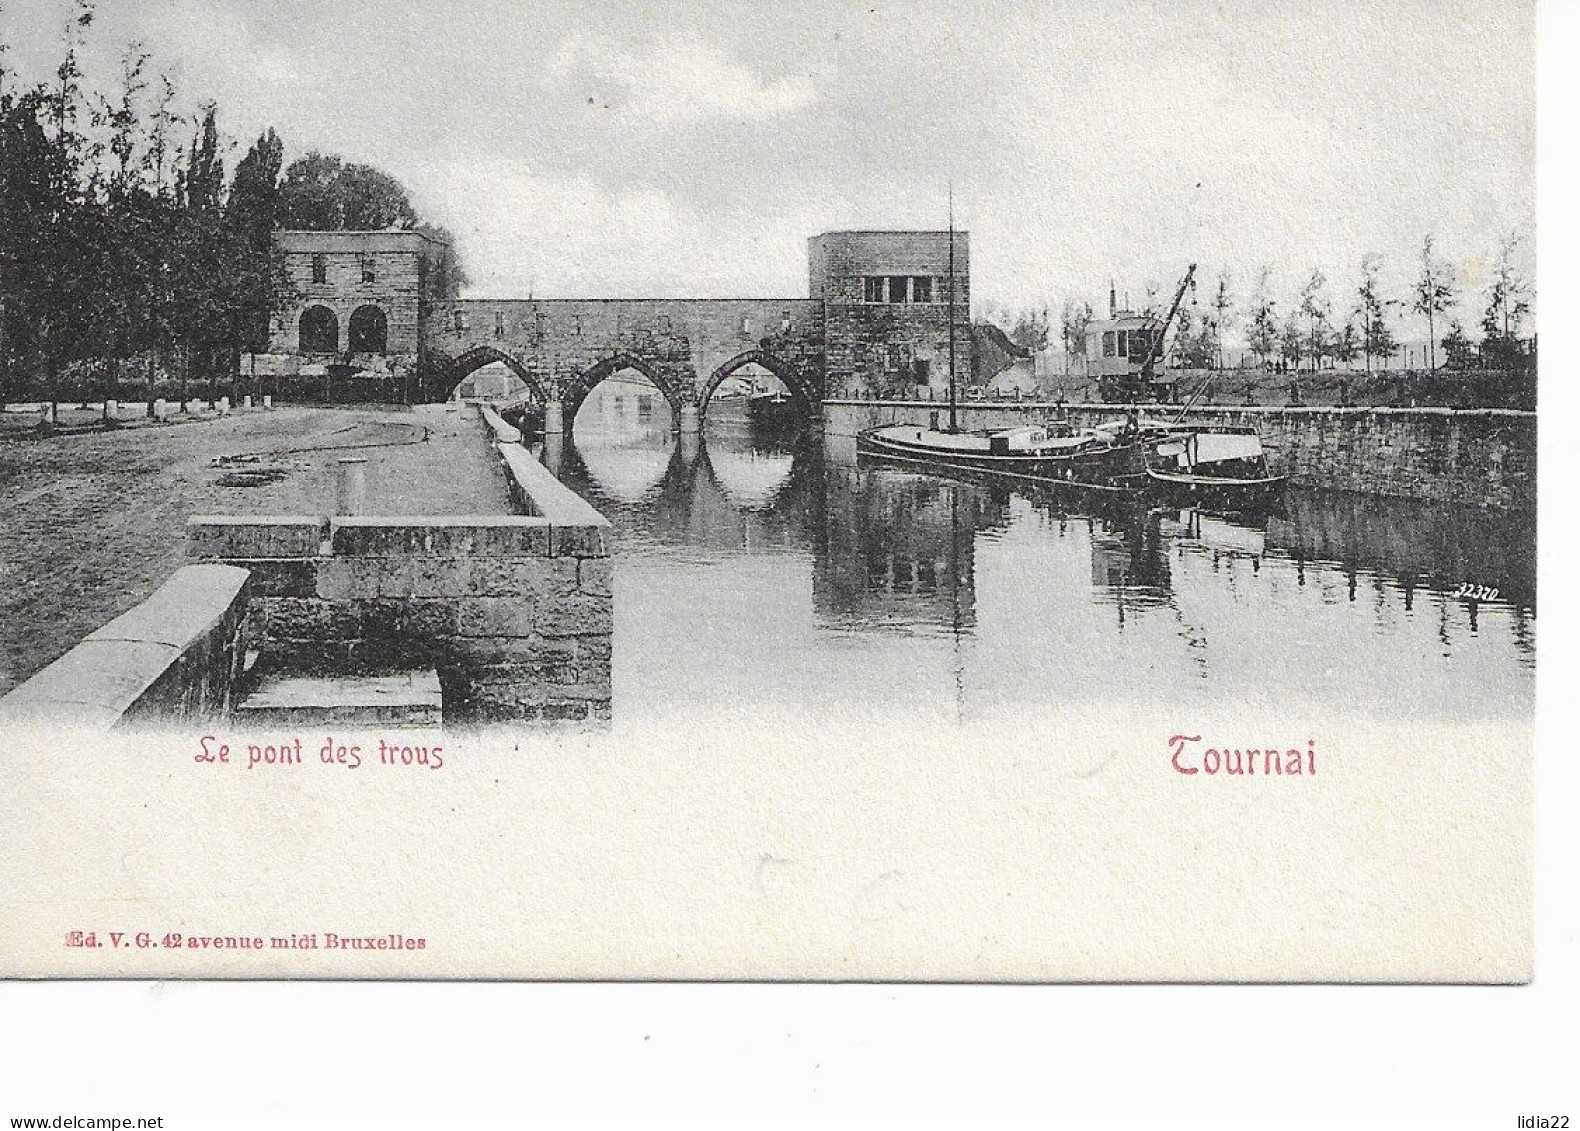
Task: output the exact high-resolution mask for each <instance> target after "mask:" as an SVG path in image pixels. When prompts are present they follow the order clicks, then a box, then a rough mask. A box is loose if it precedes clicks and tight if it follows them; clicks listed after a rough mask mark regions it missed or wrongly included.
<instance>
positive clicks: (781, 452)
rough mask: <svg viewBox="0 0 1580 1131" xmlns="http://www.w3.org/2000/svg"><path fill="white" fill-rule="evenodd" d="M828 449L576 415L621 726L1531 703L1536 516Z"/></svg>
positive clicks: (579, 471)
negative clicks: (1091, 481)
mask: <svg viewBox="0 0 1580 1131" xmlns="http://www.w3.org/2000/svg"><path fill="white" fill-rule="evenodd" d="M819 440H820V437H818V436H816V435H815V434H813V435H811V436H803V437H801V438H799V439H794V440H782V439H781V440H773V439H765V438H760V437H754V436H753V435H752V434H751V433H750V431H749V430H747V429H745V428H744V427H730V426H727V425H726V426H724V427H715V426H714V425H713V423H712V422H711V421H710V432H709V433H708V434H707V435H706V436H705V437H703V438H701V439H697V438H691V439H686V440H682V439H681V438H679V437H677V436H674V435H672V434H671V433H670V432H669V431H668V428H667V419H666V420H664V421H662V422H660V423H659V424H656V425H655V426H653V427H650V428H647V429H645V430H644V429H640V428H639V429H635V430H632V429H629V428H624V427H623V426H622V428H621V429H609V428H603V427H592V428H589V427H586V426H585V425H584V423H583V422H582V421H580V420H579V421H578V424H577V428H576V431H575V433H574V437H573V438H568V439H567V440H566V441H564V442H563V443H562V444H557V445H552V446H550V447H548V448H545V450H544V453H543V456H544V459H545V462H547V463H549V464H550V466H552V467H556V468H557V469H558V474H559V475H560V476H561V478H562V479H564V480H565V482H567V483H568V484H569V485H570V486H572V487H573V488H574V489H575V490H577V491H579V492H581V493H582V494H583V495H585V496H586V497H588V498H589V499H591V500H592V501H593V502H594V503H595V505H597V506H599V507H600V508H601V509H603V510H604V511H605V512H606V513H607V514H609V516H610V518H611V519H612V520H613V521H614V524H615V531H616V532H615V542H616V552H617V554H618V555H619V557H620V562H619V567H618V570H617V585H618V586H619V600H618V601H617V618H618V619H617V626H616V632H617V636H618V649H617V662H616V688H615V702H616V715H617V717H622V716H624V715H625V713H626V712H627V710H628V708H629V709H631V710H635V711H637V712H638V713H640V712H641V710H642V709H643V705H644V703H646V704H648V705H651V706H653V707H655V708H656V707H659V706H674V705H676V704H677V702H680V703H683V702H684V701H686V700H687V699H688V698H695V699H697V700H699V701H707V702H717V701H718V700H719V699H720V697H721V696H723V697H727V698H730V699H735V700H740V701H743V702H744V701H751V700H752V699H754V698H761V697H762V696H764V695H768V696H781V697H783V698H784V699H785V700H786V701H787V702H789V703H792V704H794V705H795V706H797V707H798V708H801V709H817V708H819V707H837V708H840V709H852V710H868V709H874V708H878V707H882V706H884V705H885V704H887V705H889V706H892V707H893V708H895V709H897V710H904V709H908V707H914V706H915V704H916V703H917V702H919V701H920V702H927V703H932V704H936V705H940V709H944V708H945V707H947V708H948V709H947V710H945V714H946V715H954V716H956V717H959V718H991V717H992V712H993V711H994V710H995V709H996V708H998V707H999V706H1000V705H1001V704H1004V703H1012V702H1033V701H1035V702H1046V701H1048V700H1050V699H1055V700H1057V699H1067V700H1072V701H1082V702H1090V703H1123V702H1127V701H1148V702H1158V701H1170V702H1180V703H1182V704H1186V705H1191V704H1199V705H1212V704H1222V703H1224V702H1231V701H1232V702H1244V701H1247V700H1252V701H1256V702H1262V703H1266V702H1274V701H1284V702H1290V703H1308V704H1327V705H1330V706H1331V705H1343V706H1350V707H1355V708H1357V709H1361V710H1374V711H1389V712H1399V711H1406V712H1420V713H1422V714H1429V715H1430V714H1437V715H1444V716H1451V715H1455V714H1463V713H1466V712H1473V713H1474V712H1479V713H1488V714H1514V715H1517V716H1519V715H1524V714H1526V713H1528V711H1529V710H1530V703H1531V696H1532V682H1533V681H1532V676H1531V672H1532V667H1533V663H1534V652H1535V575H1534V553H1533V549H1534V526H1533V524H1532V521H1531V520H1530V519H1529V518H1528V517H1525V516H1506V515H1498V514H1490V513H1484V512H1479V511H1469V510H1465V509H1462V508H1438V507H1429V506H1423V505H1419V504H1412V503H1407V502H1397V501H1386V500H1375V499H1363V498H1355V497H1349V496H1342V495H1328V494H1313V493H1301V492H1294V493H1291V495H1290V497H1289V500H1288V503H1287V506H1286V508H1285V510H1284V511H1283V513H1281V514H1278V515H1274V516H1268V517H1264V518H1261V519H1259V520H1255V521H1250V520H1245V519H1239V518H1232V517H1224V516H1218V515H1211V514H1203V513H1200V512H1194V511H1188V510H1187V511H1180V510H1174V509H1162V508H1156V507H1147V506H1138V505H1134V504H1112V503H1110V504H1105V505H1102V506H1095V505H1094V503H1093V500H1091V499H1089V498H1082V497H1079V496H1077V497H1068V496H1063V495H1060V494H1056V493H1052V492H1044V491H1039V490H1025V489H1021V488H1019V487H1016V488H1013V489H1012V488H1008V487H1004V486H999V485H993V484H986V483H977V482H959V481H954V480H950V479H945V478H938V477H934V476H930V475H923V474H915V473H911V472H907V471H900V470H893V469H887V468H882V467H869V466H867V465H865V464H858V462H857V461H856V459H855V453H854V449H853V447H852V446H851V445H850V444H849V443H848V442H845V443H841V442H839V441H837V440H829V441H826V442H821V443H820V442H819ZM1461 585H1475V586H1480V587H1481V589H1482V591H1483V592H1490V591H1493V590H1495V591H1496V593H1497V596H1496V597H1495V598H1494V599H1490V600H1470V599H1468V598H1463V597H1457V596H1455V591H1456V589H1457V588H1458V587H1460V586H1461Z"/></svg>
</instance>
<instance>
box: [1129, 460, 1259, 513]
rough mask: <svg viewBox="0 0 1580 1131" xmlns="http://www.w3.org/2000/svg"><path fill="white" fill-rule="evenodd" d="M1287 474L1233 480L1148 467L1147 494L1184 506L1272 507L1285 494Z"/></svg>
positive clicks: (1244, 508)
mask: <svg viewBox="0 0 1580 1131" xmlns="http://www.w3.org/2000/svg"><path fill="white" fill-rule="evenodd" d="M1288 482H1289V477H1288V476H1287V475H1268V476H1262V477H1260V478H1256V479H1231V478H1227V477H1219V476H1211V475H1180V474H1172V473H1169V472H1160V471H1155V470H1151V469H1148V471H1147V477H1146V491H1147V494H1148V495H1150V496H1152V497H1154V498H1157V499H1161V500H1163V501H1164V502H1168V503H1173V504H1175V505H1177V506H1183V507H1210V508H1213V509H1216V510H1269V509H1272V508H1274V507H1276V506H1278V504H1279V501H1280V500H1281V499H1282V498H1283V497H1284V487H1285V485H1286V484H1287V483H1288Z"/></svg>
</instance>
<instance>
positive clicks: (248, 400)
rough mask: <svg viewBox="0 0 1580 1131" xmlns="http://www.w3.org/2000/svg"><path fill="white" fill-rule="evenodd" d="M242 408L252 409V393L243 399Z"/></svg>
mask: <svg viewBox="0 0 1580 1131" xmlns="http://www.w3.org/2000/svg"><path fill="white" fill-rule="evenodd" d="M241 407H242V408H251V407H252V394H251V393H248V394H247V395H246V396H244V397H242V398H241Z"/></svg>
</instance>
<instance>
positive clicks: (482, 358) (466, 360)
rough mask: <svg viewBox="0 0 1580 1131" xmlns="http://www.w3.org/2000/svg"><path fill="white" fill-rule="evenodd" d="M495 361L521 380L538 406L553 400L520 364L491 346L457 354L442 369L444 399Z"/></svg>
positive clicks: (478, 347) (473, 348) (476, 347)
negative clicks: (478, 371)
mask: <svg viewBox="0 0 1580 1131" xmlns="http://www.w3.org/2000/svg"><path fill="white" fill-rule="evenodd" d="M496 361H497V362H500V363H502V364H503V365H504V366H505V367H506V368H507V369H509V370H510V371H511V372H512V373H514V374H515V375H516V376H517V377H519V378H520V379H521V383H522V384H524V385H525V386H526V387H527V389H528V390H529V391H530V392H531V393H532V396H533V397H534V399H536V400H537V402H538V403H539V404H547V403H548V402H549V401H551V400H553V399H554V398H553V397H551V396H549V395H548V393H547V391H546V390H545V389H544V388H543V384H542V382H540V381H539V380H538V379H537V378H536V377H534V376H533V375H532V373H531V371H530V370H528V369H527V367H526V366H524V365H522V364H521V362H519V361H517V360H516V359H515V358H513V357H511V356H510V355H509V354H508V353H506V352H505V351H504V350H501V349H495V348H494V347H493V346H473V347H472V348H471V349H469V350H467V351H466V352H464V353H461V354H458V355H457V356H456V357H455V358H454V359H453V360H451V361H450V363H449V364H448V365H446V366H445V367H444V376H443V378H442V387H443V390H444V396H445V398H448V397H449V396H450V395H451V394H452V393H454V392H455V387H456V386H457V385H459V384H460V383H461V382H462V381H464V380H466V379H467V378H468V377H470V376H471V375H472V374H473V373H475V372H476V371H477V370H479V369H481V368H483V366H485V365H491V364H492V363H494V362H496Z"/></svg>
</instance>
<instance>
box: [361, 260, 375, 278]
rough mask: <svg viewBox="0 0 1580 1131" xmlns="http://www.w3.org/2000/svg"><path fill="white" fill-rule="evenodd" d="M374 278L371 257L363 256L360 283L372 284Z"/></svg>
mask: <svg viewBox="0 0 1580 1131" xmlns="http://www.w3.org/2000/svg"><path fill="white" fill-rule="evenodd" d="M374 278H375V273H374V270H373V257H372V256H371V255H364V256H363V257H362V281H363V282H364V283H371V282H373V280H374Z"/></svg>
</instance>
